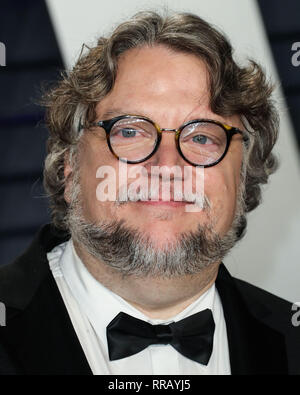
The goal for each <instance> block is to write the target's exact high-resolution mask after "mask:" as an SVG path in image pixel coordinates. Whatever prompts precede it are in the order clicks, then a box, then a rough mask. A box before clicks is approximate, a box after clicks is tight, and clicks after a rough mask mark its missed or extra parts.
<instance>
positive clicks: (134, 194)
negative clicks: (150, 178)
mask: <svg viewBox="0 0 300 395" xmlns="http://www.w3.org/2000/svg"><path fill="white" fill-rule="evenodd" d="M151 200H152V201H158V200H162V201H178V202H186V203H193V204H196V205H199V206H200V205H201V206H202V207H203V208H211V202H210V199H209V198H208V196H207V195H205V194H204V193H202V192H195V193H193V192H191V191H184V192H182V191H181V190H171V191H165V193H164V190H163V191H162V193H159V190H158V189H157V188H150V189H149V190H148V189H147V188H146V189H144V188H136V189H130V188H128V189H127V188H124V189H122V188H120V190H119V193H118V194H117V198H116V201H115V204H117V205H122V204H126V203H128V202H138V201H151Z"/></svg>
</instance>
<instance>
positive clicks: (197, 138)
mask: <svg viewBox="0 0 300 395" xmlns="http://www.w3.org/2000/svg"><path fill="white" fill-rule="evenodd" d="M192 140H193V142H194V143H198V144H203V145H204V144H213V141H212V140H211V139H210V138H208V137H207V136H204V135H203V134H197V136H193V138H192Z"/></svg>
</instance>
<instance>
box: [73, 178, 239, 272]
mask: <svg viewBox="0 0 300 395" xmlns="http://www.w3.org/2000/svg"><path fill="white" fill-rule="evenodd" d="M74 187H75V188H74ZM73 188H74V189H73V199H72V203H71V205H70V207H69V214H68V226H69V230H70V233H71V236H72V238H73V240H75V241H77V242H78V243H79V244H80V245H81V246H83V248H84V249H85V250H86V251H87V252H88V253H89V254H90V255H92V256H93V257H95V258H96V259H97V260H99V261H101V262H103V263H104V264H106V265H107V266H108V267H110V268H113V269H115V270H117V271H118V272H119V273H120V274H121V275H123V276H136V277H143V278H145V277H160V278H174V277H179V276H185V275H193V274H197V273H200V272H201V271H202V270H203V269H205V268H207V267H208V266H210V265H212V264H213V263H216V262H220V261H222V260H223V258H224V257H225V255H226V254H227V253H228V252H229V251H230V249H231V248H232V247H233V246H234V245H235V243H236V242H237V241H238V240H239V239H241V237H242V236H243V235H244V230H245V228H246V218H245V210H244V204H243V199H242V193H240V194H239V196H238V200H237V209H236V213H235V217H234V220H233V223H232V226H231V228H230V229H229V231H228V232H227V233H226V234H225V235H224V236H222V237H221V236H219V235H218V234H217V233H215V232H214V231H213V229H212V225H198V228H197V230H196V231H193V232H186V233H182V235H181V237H180V238H179V239H177V240H176V242H173V243H170V242H166V244H165V245H164V246H163V247H160V248H158V247H155V246H154V245H153V243H152V242H151V238H150V237H149V236H146V235H143V234H141V232H139V231H138V229H134V228H130V227H129V226H127V225H126V221H125V220H121V221H117V220H114V221H106V222H104V221H100V222H99V223H90V222H88V221H86V220H85V219H84V217H83V215H82V201H81V199H80V187H79V184H77V185H73ZM206 209H207V210H209V208H206ZM210 223H211V224H212V221H210Z"/></svg>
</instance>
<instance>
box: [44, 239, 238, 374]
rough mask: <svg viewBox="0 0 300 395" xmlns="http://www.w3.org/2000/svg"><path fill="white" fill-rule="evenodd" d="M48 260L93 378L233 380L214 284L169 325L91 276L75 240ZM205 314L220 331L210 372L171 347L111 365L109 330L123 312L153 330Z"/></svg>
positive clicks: (149, 349) (152, 349)
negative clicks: (212, 376) (226, 377)
mask: <svg viewBox="0 0 300 395" xmlns="http://www.w3.org/2000/svg"><path fill="white" fill-rule="evenodd" d="M47 258H48V261H49V265H50V269H51V271H52V274H53V276H54V278H55V280H56V283H57V286H58V288H59V291H60V293H61V295H62V298H63V300H64V303H65V305H66V308H67V310H68V313H69V316H70V318H71V321H72V324H73V327H74V330H75V332H76V334H77V336H78V339H79V341H80V344H81V346H82V349H83V351H84V353H85V356H86V358H87V361H88V363H89V365H90V368H91V370H92V372H93V374H95V375H100V374H115V375H127V374H128V375H129V374H132V375H144V374H146V375H147V374H150V375H163V374H164V375H182V374H186V375H194V374H195V375H196V374H199V375H201V374H203V375H209V374H219V375H220V374H221V375H224V374H226V375H227V374H230V363H229V351H228V341H227V333H226V324H225V319H224V315H223V309H222V304H221V301H220V297H219V295H218V292H217V290H216V288H215V285H214V284H213V285H212V287H210V288H209V289H208V290H207V291H206V292H205V293H204V294H203V295H201V296H200V297H199V298H198V299H197V300H196V301H194V302H193V303H192V304H190V305H189V306H188V307H186V308H185V309H184V310H183V311H181V312H180V313H179V314H177V315H176V316H174V317H172V318H171V319H168V320H158V319H150V318H149V317H147V316H145V315H144V314H143V313H142V312H141V311H139V310H137V309H136V308H135V307H133V306H132V305H131V304H129V303H128V302H126V301H125V300H124V299H123V298H121V297H120V296H118V295H117V294H115V293H114V292H112V291H110V290H109V289H107V288H106V287H104V286H103V285H102V284H101V283H99V282H98V281H97V280H96V279H95V278H94V277H93V276H92V275H91V274H90V272H89V271H88V270H87V269H86V267H85V265H84V264H83V262H82V261H81V259H80V258H79V257H78V255H77V253H76V251H75V248H74V245H73V242H72V240H69V241H68V242H66V243H62V244H60V245H59V246H56V247H55V248H54V249H53V250H52V251H51V252H49V253H48V254H47ZM207 308H208V309H211V310H212V313H213V317H214V321H215V325H216V327H215V333H214V343H213V352H212V355H211V358H210V360H209V363H208V365H207V366H205V365H201V364H200V363H198V362H195V361H192V360H190V359H188V358H186V357H185V356H183V355H181V354H180V353H179V352H178V351H176V350H175V349H174V348H173V347H172V346H171V345H169V344H155V345H151V346H149V347H147V348H146V349H144V350H143V351H141V352H139V353H137V354H135V355H131V356H129V357H126V358H123V359H119V360H116V361H110V360H109V357H108V347H107V340H106V327H107V325H108V324H109V323H110V322H111V321H112V320H113V319H114V318H115V316H116V315H117V314H119V313H120V312H124V313H127V314H130V315H131V316H133V317H136V318H139V319H141V320H144V321H147V322H149V323H151V324H166V323H170V322H172V321H174V322H176V321H179V320H181V319H183V318H186V317H188V316H190V315H192V314H195V313H198V312H199V311H202V310H205V309H207Z"/></svg>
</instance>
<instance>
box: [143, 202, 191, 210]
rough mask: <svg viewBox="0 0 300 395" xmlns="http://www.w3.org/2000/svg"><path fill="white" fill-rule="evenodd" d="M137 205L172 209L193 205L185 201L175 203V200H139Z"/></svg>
mask: <svg viewBox="0 0 300 395" xmlns="http://www.w3.org/2000/svg"><path fill="white" fill-rule="evenodd" d="M136 203H139V204H144V205H147V206H162V207H172V208H177V207H182V206H185V205H187V204H193V203H191V202H184V201H175V200H169V201H165V200H156V201H155V200H145V201H143V200H138V201H137V202H136Z"/></svg>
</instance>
